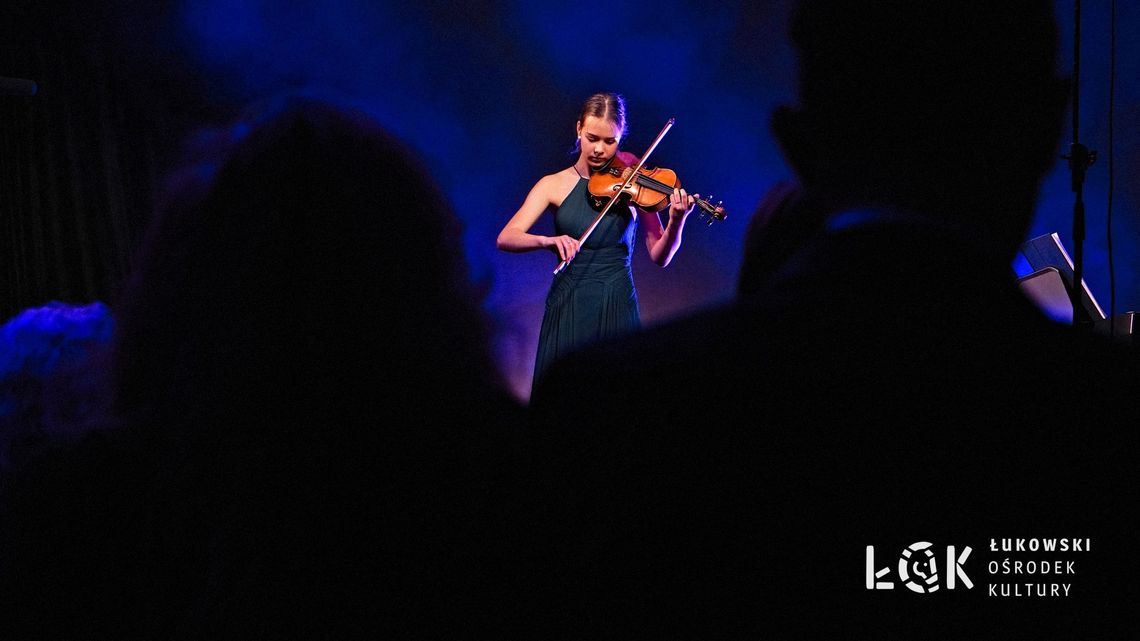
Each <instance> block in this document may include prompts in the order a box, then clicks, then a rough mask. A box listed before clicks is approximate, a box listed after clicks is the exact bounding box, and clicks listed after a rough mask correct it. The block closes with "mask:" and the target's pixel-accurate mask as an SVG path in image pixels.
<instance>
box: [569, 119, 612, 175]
mask: <svg viewBox="0 0 1140 641" xmlns="http://www.w3.org/2000/svg"><path fill="white" fill-rule="evenodd" d="M578 140H579V141H580V144H581V147H582V157H583V158H585V159H586V162H587V163H589V165H590V167H594V168H597V167H601V166H602V165H604V164H606V161H608V160H609V159H610V158H613V157H614V154H615V153H617V148H618V143H620V142H621V129H620V128H619V127H618V126H617V123H614V122H611V121H609V120H603V119H601V118H598V117H597V116H586V120H585V121H584V122H579V123H578Z"/></svg>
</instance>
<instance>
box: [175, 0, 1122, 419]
mask: <svg viewBox="0 0 1140 641" xmlns="http://www.w3.org/2000/svg"><path fill="white" fill-rule="evenodd" d="M752 4H761V3H744V2H719V3H710V2H695V1H692V0H688V1H678V0H661V1H659V2H656V3H652V9H651V10H647V7H648V5H645V4H644V3H609V4H606V5H604V6H590V5H585V4H582V3H534V2H521V1H517V0H516V1H512V2H478V1H474V2H467V3H452V2H438V1H430V2H423V3H382V4H380V5H376V4H375V3H372V2H366V1H364V0H326V1H323V2H319V3H312V2H308V3H305V2H302V3H279V2H278V3H275V2H269V1H267V0H203V1H199V2H190V1H185V2H183V3H182V4H181V6H180V8H179V9H178V10H177V12H176V17H177V19H176V20H175V21H174V24H175V29H176V30H177V31H178V33H177V34H173V35H172V37H171V38H169V39H166V40H165V43H166V44H165V45H164V46H166V47H169V48H172V49H176V50H178V52H179V53H180V54H185V55H189V56H191V57H192V58H193V59H194V60H196V61H197V63H198V64H200V65H202V68H203V70H204V71H205V72H207V73H209V74H210V75H211V76H213V77H214V78H215V84H214V86H215V87H217V90H218V91H219V92H221V93H224V94H226V95H227V96H228V97H230V98H232V99H235V100H238V99H246V98H254V97H257V96H259V95H262V94H264V93H267V92H273V91H277V90H280V89H282V88H284V87H289V86H316V87H319V88H322V89H326V90H330V91H333V92H338V93H340V94H343V95H345V96H349V97H351V98H354V99H356V100H358V101H359V102H361V103H362V104H364V105H366V106H367V107H368V108H369V109H370V110H372V111H373V112H374V113H375V114H376V115H377V116H378V118H379V119H380V121H381V122H382V123H384V124H385V125H386V126H387V127H388V128H390V129H391V130H392V131H394V132H395V133H396V134H398V135H400V136H402V137H403V138H404V139H405V140H406V141H407V142H409V143H410V144H411V145H412V146H413V147H414V148H416V149H417V150H418V151H419V152H420V154H421V155H422V156H423V158H424V159H425V161H426V162H427V163H428V164H429V165H430V167H431V168H432V170H433V171H434V173H435V176H436V179H437V180H438V182H439V183H440V184H441V185H442V186H443V188H444V189H445V190H446V192H447V193H448V194H449V196H450V198H451V200H452V201H453V203H454V204H455V207H456V209H457V211H458V212H459V214H460V216H461V217H462V218H463V220H464V221H465V223H466V230H467V232H466V233H467V237H466V250H467V254H468V259H469V261H470V264H471V269H472V275H473V277H474V278H475V279H476V280H477V281H479V282H480V283H481V284H482V285H484V286H485V288H486V291H487V296H486V309H487V311H488V312H489V314H490V316H491V317H492V319H493V321H494V323H495V325H496V327H495V328H496V346H497V353H498V354H499V357H500V363H501V365H502V367H503V370H504V372H505V373H506V374H507V377H508V378H509V380H510V381H511V383H512V386H513V387H514V389H515V390H516V392H517V393H518V394H519V395H520V396H525V394H526V393H527V391H528V390H529V387H530V376H531V367H532V365H533V358H534V351H535V341H536V337H537V333H538V325H539V321H540V318H541V312H542V303H543V298H544V296H545V294H546V289H547V287H548V286H549V282H550V278H551V273H550V272H551V269H553V267H554V265H555V263H556V262H557V261H556V260H555V259H554V257H553V256H552V255H550V254H546V253H539V252H534V253H530V254H505V253H501V252H497V251H496V250H495V249H494V240H495V236H496V235H497V233H498V231H499V229H500V228H501V227H502V225H503V224H504V223H505V222H506V220H507V219H508V218H509V217H510V216H511V215H512V214H513V213H514V211H515V209H516V208H517V207H518V205H519V204H521V202H522V200H523V198H524V196H525V195H526V193H527V191H528V190H529V189H530V187H531V186H532V185H533V184H534V182H535V181H536V180H537V179H538V178H539V177H540V176H542V175H543V174H547V173H551V172H554V171H557V170H559V169H562V168H564V167H566V166H568V165H569V164H570V162H571V161H572V158H571V156H569V155H568V153H569V150H570V146H571V144H572V143H573V135H574V130H573V126H574V120H575V118H576V111H577V108H578V106H579V105H580V103H581V101H582V100H583V99H584V98H585V97H586V96H587V95H589V94H590V93H593V92H595V91H617V92H620V93H622V94H624V95H625V97H626V99H627V102H628V106H629V111H630V114H629V115H630V133H629V136H628V138H627V144H626V147H627V148H628V149H629V150H631V151H633V152H635V153H640V152H641V151H642V150H643V149H644V148H645V147H646V146H648V144H649V143H650V142H651V141H652V139H653V137H654V136H655V135H656V134H657V132H658V131H659V130H660V128H661V127H662V126H663V125H664V123H665V121H666V120H667V119H668V118H669V117H675V118H676V125H675V126H674V127H673V129H672V130H671V132H670V133H669V135H668V136H667V137H666V138H665V139H664V140H663V142H662V143H661V145H660V146H659V147H658V149H657V151H656V152H655V154H654V164H657V165H659V166H663V167H669V168H671V169H675V170H676V171H677V172H678V174H679V175H680V177H681V179H682V181H683V183H684V184H685V186H686V187H687V188H689V189H690V190H693V191H699V192H700V193H702V194H708V193H710V192H711V193H712V194H713V195H715V197H716V198H717V199H721V200H723V201H724V204H725V207H726V208H727V211H728V213H729V218H728V220H727V221H725V222H723V223H717V224H716V225H713V226H711V227H708V226H704V225H701V224H692V223H697V222H698V221H697V219H696V218H694V219H693V220H692V223H691V224H690V226H689V227H688V228H687V229H686V234H685V238H684V245H683V247H682V250H681V251H680V253H679V254H678V255H677V257H676V259H675V260H674V262H673V264H672V265H671V266H670V267H669V268H668V269H665V270H661V269H659V268H657V267H655V266H653V265H652V264H651V263H649V261H648V259H647V257H646V255H645V251H644V246H640V247H639V248H638V249H637V250H636V260H635V264H634V271H635V278H636V279H637V284H638V289H639V292H640V297H641V305H642V316H643V318H644V320H645V322H646V323H649V324H651V323H655V322H659V321H661V320H664V319H667V318H669V317H671V316H674V315H677V314H683V313H685V312H688V311H692V310H695V309H697V308H699V307H702V306H705V305H708V304H712V303H715V302H717V301H720V300H724V299H726V298H728V297H729V296H730V295H731V293H732V290H733V287H734V284H735V279H736V272H737V268H738V264H739V256H740V252H741V237H742V235H743V231H744V228H745V225H746V223H747V220H748V218H749V215H750V213H751V211H752V209H753V207H754V206H755V204H756V203H757V201H758V200H759V199H760V197H761V196H762V195H763V193H764V192H765V191H766V190H767V189H768V188H769V187H770V186H771V185H772V184H773V183H775V182H776V181H777V180H780V179H781V178H784V177H786V176H787V175H788V169H787V167H786V166H785V164H784V162H783V160H782V158H781V157H780V155H779V152H778V150H777V148H776V146H775V143H774V141H773V139H772V137H771V135H770V133H769V131H768V126H767V119H768V114H769V112H770V111H771V109H772V108H773V107H774V106H775V105H777V104H779V103H780V102H783V101H787V100H789V99H790V97H791V92H792V90H793V71H794V67H793V64H792V57H791V50H790V48H789V47H788V45H787V42H786V39H785V37H784V35H783V31H784V20H785V18H786V12H787V8H788V4H789V3H788V2H787V0H781V1H778V2H771V3H763V4H764V5H765V6H764V7H761V8H757V7H755V6H748V5H752ZM1119 4H1120V7H1119V8H1118V16H1117V20H1118V27H1117V33H1118V34H1119V35H1118V40H1119V43H1118V51H1117V86H1116V92H1117V93H1116V134H1115V141H1116V149H1115V153H1116V191H1115V203H1114V208H1115V223H1114V226H1113V241H1114V249H1115V273H1116V307H1115V309H1116V311H1117V312H1121V311H1127V310H1140V280H1138V279H1137V278H1136V277H1135V274H1136V272H1137V268H1138V267H1140V265H1138V261H1140V255H1138V253H1137V250H1136V245H1137V238H1138V236H1140V233H1138V230H1137V220H1136V218H1137V217H1136V213H1137V208H1138V202H1137V201H1138V198H1140V186H1138V185H1137V181H1136V180H1135V177H1136V176H1137V175H1138V174H1140V149H1137V144H1136V140H1137V138H1138V137H1137V133H1138V131H1137V130H1138V128H1140V124H1138V123H1140V118H1137V115H1138V113H1140V95H1138V89H1140V87H1138V83H1136V82H1135V78H1136V77H1137V76H1138V72H1140V69H1138V68H1137V67H1138V63H1140V56H1137V55H1136V53H1137V44H1136V40H1135V39H1134V38H1130V37H1127V35H1128V34H1134V33H1136V32H1137V29H1138V28H1140V7H1137V5H1136V4H1135V3H1125V2H1121V3H1119ZM1108 6H1109V4H1108V2H1107V0H1105V1H1102V2H1093V3H1090V2H1085V3H1083V12H1084V20H1083V32H1082V41H1083V42H1082V44H1083V47H1082V78H1081V84H1080V90H1081V101H1082V105H1081V140H1082V142H1084V143H1085V144H1087V145H1088V146H1089V147H1090V148H1092V149H1095V150H1097V151H1098V152H1099V153H1100V160H1099V161H1098V162H1097V164H1096V165H1094V167H1093V168H1092V169H1091V170H1090V172H1089V176H1088V182H1087V184H1086V189H1085V200H1086V205H1087V208H1088V240H1087V241H1086V242H1085V245H1084V250H1085V279H1086V282H1087V283H1088V284H1089V286H1090V287H1091V289H1092V291H1093V292H1094V294H1095V295H1096V296H1097V298H1098V299H1099V300H1100V302H1101V304H1102V306H1103V307H1104V308H1105V310H1106V311H1108V310H1109V306H1110V304H1111V292H1110V289H1109V282H1110V281H1109V272H1108V252H1107V239H1106V216H1105V210H1106V201H1107V194H1108V188H1107V160H1108V131H1107V110H1108V96H1107V93H1108V60H1109V48H1108V26H1109V21H1108ZM746 7H747V8H746ZM1057 13H1058V17H1059V19H1060V22H1061V32H1062V59H1061V65H1062V68H1063V69H1066V70H1068V69H1071V68H1072V38H1073V28H1072V23H1073V6H1072V4H1071V3H1070V2H1059V3H1057ZM1070 141H1071V131H1070V130H1068V127H1067V128H1066V133H1065V135H1064V137H1063V139H1062V141H1061V145H1060V146H1059V149H1058V154H1060V153H1061V152H1062V151H1063V150H1064V149H1066V148H1067V145H1068V143H1069V142H1070ZM963 161H964V162H973V161H974V160H973V159H964V160H963ZM1072 206H1073V194H1072V192H1071V191H1070V189H1069V171H1068V168H1067V166H1066V165H1065V164H1064V163H1063V162H1060V161H1059V162H1058V164H1057V166H1056V167H1055V169H1054V171H1053V172H1052V173H1051V174H1050V175H1049V177H1048V179H1047V181H1046V183H1045V185H1044V188H1043V192H1042V200H1041V204H1040V208H1039V211H1038V216H1037V220H1036V222H1035V223H1034V225H1033V229H1032V230H1031V235H1034V236H1035V235H1038V234H1043V233H1049V232H1054V231H1056V232H1059V234H1060V236H1061V238H1062V239H1063V241H1064V242H1065V244H1066V245H1067V246H1068V247H1069V248H1070V249H1071V248H1072V240H1071V227H1072ZM392 213H393V215H398V212H392ZM551 228H552V226H551V223H550V221H549V220H544V221H543V222H542V223H540V227H539V232H540V233H542V231H541V230H542V229H551ZM804 313H805V314H812V313H816V311H814V310H804ZM710 331H715V328H710Z"/></svg>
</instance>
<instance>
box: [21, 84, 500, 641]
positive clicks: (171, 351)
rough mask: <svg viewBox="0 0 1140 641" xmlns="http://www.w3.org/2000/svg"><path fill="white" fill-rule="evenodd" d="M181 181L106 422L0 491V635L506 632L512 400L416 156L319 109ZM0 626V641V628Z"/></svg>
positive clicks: (234, 136)
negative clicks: (0, 519)
mask: <svg viewBox="0 0 1140 641" xmlns="http://www.w3.org/2000/svg"><path fill="white" fill-rule="evenodd" d="M214 139H216V140H219V141H220V142H219V143H218V145H217V148H216V149H214V150H213V151H212V153H210V154H208V155H207V157H206V158H204V159H201V162H194V163H191V164H190V165H189V166H188V167H187V169H185V170H183V171H179V172H176V173H175V174H173V175H172V177H171V181H170V182H171V188H170V196H169V198H168V199H167V201H166V202H165V204H164V206H163V208H162V211H161V212H160V213H159V215H158V217H157V218H156V220H155V222H154V223H153V225H152V227H151V228H150V230H149V232H148V235H147V238H146V241H145V244H144V247H143V249H142V251H141V253H140V255H139V257H138V260H137V264H136V269H135V271H134V275H133V278H132V280H131V282H130V284H129V285H128V287H127V288H126V290H125V293H124V296H123V298H122V300H121V301H118V302H117V304H116V316H117V318H118V320H119V321H120V323H119V325H118V327H117V334H116V342H115V346H114V357H113V361H114V366H113V376H114V381H115V390H116V397H115V401H116V402H115V411H116V413H117V415H118V421H119V423H120V427H118V429H114V430H108V431H104V432H100V433H97V434H93V435H91V436H89V437H88V438H86V439H84V440H83V441H81V442H80V443H78V444H68V445H66V446H60V447H58V448H54V449H50V450H48V451H45V452H43V453H42V454H41V455H40V456H39V457H38V458H36V459H34V460H32V461H30V462H29V463H28V464H27V465H25V466H24V467H23V468H21V469H20V470H18V471H17V473H16V474H14V475H13V476H12V480H11V482H10V483H9V484H8V486H7V487H6V489H5V496H4V498H5V502H4V506H5V512H6V514H5V515H4V535H5V536H4V541H3V545H2V546H0V547H2V548H3V555H4V561H5V562H4V565H3V573H4V576H3V584H4V587H5V590H4V595H3V596H4V603H5V608H6V609H7V610H9V611H10V613H11V614H10V616H9V617H5V628H6V629H10V630H12V631H13V634H14V635H17V636H19V635H21V634H26V635H30V636H34V637H37V638H49V637H50V638H90V637H98V638H103V637H107V638H110V637H114V638H219V637H231V636H236V635H242V636H253V637H258V638H265V637H269V638H345V637H346V636H352V637H358V636H365V635H367V636H369V637H375V636H376V635H380V636H386V635H387V636H392V637H398V638H418V637H423V638H463V637H472V636H475V635H476V634H477V633H479V632H481V631H486V630H487V629H488V628H493V629H500V628H501V627H502V625H500V624H499V623H496V622H495V617H499V616H505V615H504V614H503V613H502V612H501V611H500V610H497V609H496V607H495V606H494V605H493V604H496V603H498V602H500V601H501V600H509V599H508V598H507V597H506V596H504V595H505V594H507V592H508V591H509V590H510V589H511V584H510V582H509V581H508V570H507V569H506V568H507V567H509V566H508V565H507V563H506V561H507V559H506V557H508V555H509V554H510V552H509V547H510V546H511V545H513V543H512V539H511V535H510V534H509V532H508V533H507V534H505V535H498V534H495V533H494V529H493V528H498V527H500V523H501V521H502V520H503V519H505V518H506V517H505V516H504V514H503V513H502V511H503V508H502V506H503V505H504V503H503V502H502V501H497V500H496V498H495V497H496V496H499V495H500V494H504V493H506V492H508V491H509V490H510V488H511V487H512V486H513V479H512V483H510V484H508V482H507V481H508V479H507V476H506V474H507V473H508V471H509V470H511V466H512V465H513V462H512V460H511V459H512V458H513V457H514V456H515V455H516V453H517V451H516V448H517V445H518V443H519V442H520V441H519V440H518V436H519V435H518V430H519V429H520V428H521V426H522V422H521V415H520V413H521V411H522V410H521V408H520V407H519V406H518V405H517V403H516V402H515V401H514V400H513V399H512V398H511V397H510V396H509V395H508V393H507V392H506V391H505V387H504V386H503V385H502V384H501V382H500V379H499V376H498V373H497V371H496V370H495V367H494V365H493V363H492V360H491V358H490V356H489V352H488V348H487V342H486V338H485V334H484V330H483V319H482V316H481V311H480V309H479V306H478V301H477V300H476V299H475V297H474V296H473V295H472V291H471V290H470V289H469V283H468V280H467V274H466V263H465V260H464V254H463V247H462V244H461V237H460V234H461V228H460V226H459V222H458V218H457V217H456V216H455V215H454V214H453V213H452V211H451V209H450V207H449V205H448V204H447V202H446V201H445V199H444V197H443V196H442V194H441V192H440V191H439V190H438V188H437V187H436V186H435V185H434V183H433V181H432V179H431V178H430V176H429V175H428V174H427V173H426V171H425V170H424V169H423V168H422V165H421V164H420V162H419V161H418V160H417V159H416V157H415V155H414V154H413V153H412V152H410V151H409V150H408V149H407V148H406V147H405V146H404V145H403V144H401V143H400V142H399V141H397V140H396V139H395V138H393V137H392V136H391V135H389V134H387V133H385V132H384V131H383V130H382V129H381V127H379V126H378V125H377V124H375V123H374V122H373V121H372V120H371V119H370V118H369V117H368V116H367V115H366V114H364V113H363V112H361V111H358V110H355V109H352V108H348V107H343V106H340V105H339V103H336V102H332V101H326V100H322V99H318V98H312V97H298V96H293V97H287V98H283V99H277V100H269V101H266V102H265V103H263V104H259V105H257V106H256V107H255V108H252V109H251V110H250V113H249V115H248V116H247V117H245V118H243V119H242V120H241V121H240V122H239V123H237V124H236V125H235V126H234V127H233V128H231V129H230V130H228V133H227V134H226V135H223V136H217V137H214ZM6 636H7V635H6Z"/></svg>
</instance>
